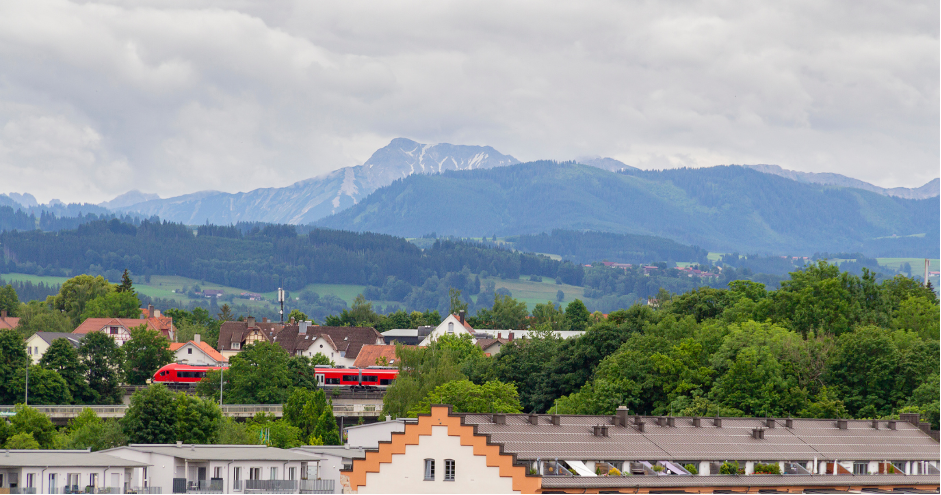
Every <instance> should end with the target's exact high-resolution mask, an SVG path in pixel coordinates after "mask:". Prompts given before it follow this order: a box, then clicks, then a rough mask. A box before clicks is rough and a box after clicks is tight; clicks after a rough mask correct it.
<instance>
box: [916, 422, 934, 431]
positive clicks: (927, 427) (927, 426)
mask: <svg viewBox="0 0 941 495" xmlns="http://www.w3.org/2000/svg"><path fill="white" fill-rule="evenodd" d="M918 428H919V429H921V431H923V432H925V433H928V432H930V431H931V423H928V422H926V421H921V422H919V423H918Z"/></svg>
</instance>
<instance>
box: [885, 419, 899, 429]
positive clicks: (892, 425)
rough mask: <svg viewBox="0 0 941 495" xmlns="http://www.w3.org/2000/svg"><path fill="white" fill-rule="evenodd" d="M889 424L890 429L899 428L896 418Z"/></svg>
mask: <svg viewBox="0 0 941 495" xmlns="http://www.w3.org/2000/svg"><path fill="white" fill-rule="evenodd" d="M887 426H888V427H889V429H890V430H894V429H896V428H897V426H896V424H895V420H892V421H889V424H888V425H887Z"/></svg>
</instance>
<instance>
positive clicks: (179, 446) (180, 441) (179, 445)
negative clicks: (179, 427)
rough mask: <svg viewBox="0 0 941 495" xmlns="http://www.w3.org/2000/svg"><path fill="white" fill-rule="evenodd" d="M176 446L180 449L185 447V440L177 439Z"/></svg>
mask: <svg viewBox="0 0 941 495" xmlns="http://www.w3.org/2000/svg"><path fill="white" fill-rule="evenodd" d="M176 448H178V449H180V448H183V441H182V440H177V441H176Z"/></svg>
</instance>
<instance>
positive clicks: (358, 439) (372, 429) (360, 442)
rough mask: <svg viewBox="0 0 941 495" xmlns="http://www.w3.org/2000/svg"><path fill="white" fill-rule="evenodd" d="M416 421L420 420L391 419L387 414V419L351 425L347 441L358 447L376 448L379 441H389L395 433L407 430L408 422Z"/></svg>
mask: <svg viewBox="0 0 941 495" xmlns="http://www.w3.org/2000/svg"><path fill="white" fill-rule="evenodd" d="M416 421H418V420H417V419H415V418H398V419H391V418H389V417H388V416H386V420H385V421H378V422H375V423H369V424H364V425H356V426H349V427H347V428H346V443H347V444H348V445H354V446H356V447H361V448H367V449H375V448H378V447H379V442H382V441H389V439H390V438H392V434H393V433H395V432H397V431H405V425H406V424H407V423H414V422H416Z"/></svg>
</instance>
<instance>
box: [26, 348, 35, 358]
mask: <svg viewBox="0 0 941 495" xmlns="http://www.w3.org/2000/svg"><path fill="white" fill-rule="evenodd" d="M26 354H29V355H30V356H32V355H33V348H32V347H27V348H26Z"/></svg>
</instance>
